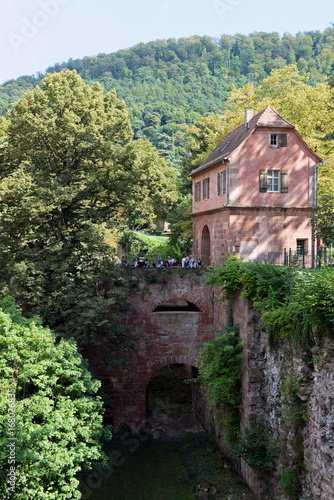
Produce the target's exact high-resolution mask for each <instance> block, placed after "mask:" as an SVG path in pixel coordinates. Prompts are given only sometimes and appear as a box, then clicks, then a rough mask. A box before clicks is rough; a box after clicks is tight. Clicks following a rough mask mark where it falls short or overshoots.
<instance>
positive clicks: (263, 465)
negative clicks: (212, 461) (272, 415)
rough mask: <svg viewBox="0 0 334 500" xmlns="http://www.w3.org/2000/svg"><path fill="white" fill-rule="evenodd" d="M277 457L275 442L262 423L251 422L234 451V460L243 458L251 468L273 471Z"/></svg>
mask: <svg viewBox="0 0 334 500" xmlns="http://www.w3.org/2000/svg"><path fill="white" fill-rule="evenodd" d="M276 455H277V448H276V444H275V441H274V440H273V439H272V437H271V435H270V433H269V431H268V429H267V428H266V426H265V424H264V423H263V422H262V421H258V422H251V423H250V426H249V427H248V428H246V429H245V433H244V435H243V436H242V438H241V440H240V442H239V443H238V445H237V446H236V447H235V449H234V450H233V453H232V456H233V457H234V458H243V459H244V460H245V461H246V462H247V463H248V465H249V466H250V467H258V468H259V469H262V470H271V469H272V468H273V460H274V458H275V457H276Z"/></svg>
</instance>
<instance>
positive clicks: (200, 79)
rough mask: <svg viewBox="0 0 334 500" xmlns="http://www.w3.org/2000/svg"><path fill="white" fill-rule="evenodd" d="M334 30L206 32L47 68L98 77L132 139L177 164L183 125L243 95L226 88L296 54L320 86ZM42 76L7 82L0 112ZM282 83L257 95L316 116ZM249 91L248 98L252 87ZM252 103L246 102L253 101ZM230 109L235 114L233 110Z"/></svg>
mask: <svg viewBox="0 0 334 500" xmlns="http://www.w3.org/2000/svg"><path fill="white" fill-rule="evenodd" d="M333 32H334V28H332V27H331V28H327V29H326V30H324V31H323V32H320V31H315V32H314V31H309V32H305V33H298V34H297V35H296V36H291V35H290V34H288V33H286V34H284V35H283V36H282V37H281V38H280V37H279V35H278V33H276V32H274V33H265V32H257V33H251V34H250V35H248V36H245V35H242V34H236V35H234V36H232V35H231V36H226V35H223V36H222V37H221V38H220V39H219V40H214V39H212V38H211V37H209V36H202V37H200V36H194V37H191V38H180V39H178V40H175V39H172V38H170V39H168V40H156V41H153V42H150V43H147V44H143V43H140V44H138V45H136V46H134V47H131V48H129V49H124V50H120V51H118V52H116V53H111V54H99V55H98V56H96V57H84V58H83V59H76V60H72V59H71V60H69V61H68V62H67V63H62V64H56V65H55V66H53V67H50V68H48V70H47V72H48V73H52V72H57V73H59V72H61V71H63V70H64V69H67V70H76V71H77V72H78V74H79V75H80V76H81V77H82V78H83V79H84V81H85V82H86V83H89V84H92V83H93V82H96V81H99V82H100V83H101V85H102V86H103V88H104V90H105V91H106V92H108V91H110V90H111V89H116V92H117V95H118V96H119V97H120V98H121V99H124V101H125V102H126V104H127V106H128V108H129V109H130V119H131V124H132V127H133V129H134V132H135V138H136V139H138V138H147V139H149V140H150V141H151V142H152V144H153V145H154V146H156V147H157V148H158V149H159V150H160V152H161V154H162V155H163V156H164V157H165V158H166V160H167V161H168V162H169V166H173V167H175V168H177V167H178V168H179V167H180V165H181V163H182V160H183V156H184V152H185V146H186V141H187V131H186V125H190V124H192V123H193V122H195V121H198V120H199V119H201V117H207V116H209V115H217V114H221V113H222V110H224V108H225V110H226V109H227V108H229V107H230V104H231V101H233V100H234V101H235V102H236V104H238V99H239V98H240V96H238V95H237V96H236V97H234V98H232V99H230V100H229V103H228V106H226V100H227V97H228V93H229V92H231V90H232V91H234V96H235V90H236V89H238V88H240V87H243V86H245V84H248V85H249V86H250V87H253V86H254V87H253V88H257V87H259V84H260V83H261V82H262V81H263V80H264V79H266V78H267V77H268V76H269V75H270V73H271V72H272V71H280V70H282V69H283V70H284V69H285V68H286V66H287V65H291V64H294V63H296V61H297V66H296V69H298V71H299V72H300V76H301V77H303V78H305V77H306V80H307V82H308V86H309V87H310V88H311V87H315V86H316V85H317V84H319V83H320V84H321V85H323V84H324V82H325V80H326V77H329V78H330V77H332V74H333V64H334V57H333ZM307 73H309V77H308V78H307V76H306V75H307ZM42 77H43V75H41V76H39V77H38V78H33V77H30V76H23V77H20V78H18V79H17V80H10V81H8V82H6V83H4V84H3V85H2V86H1V87H0V90H1V92H0V96H1V97H0V113H1V114H5V113H6V112H7V110H8V109H9V108H10V107H11V106H12V105H13V102H15V101H17V100H18V99H20V98H21V97H22V96H23V95H24V93H25V92H26V91H27V90H30V89H31V88H34V87H35V86H36V85H39V84H40V82H41V78H42ZM285 85H286V80H285V79H284V78H282V79H281V81H278V82H277V85H276V87H273V88H272V87H270V85H266V86H265V90H264V91H263V90H262V91H260V92H261V94H263V95H261V96H259V97H260V98H259V101H260V100H263V98H266V99H267V100H268V99H269V98H270V99H271V100H272V101H273V100H275V104H274V106H276V101H277V94H278V93H280V94H281V95H282V97H283V98H284V99H287V100H288V101H289V103H290V105H291V106H287V110H288V112H290V109H289V108H290V107H291V112H292V113H293V114H295V111H296V110H297V109H299V110H301V109H302V110H303V113H301V111H299V116H301V115H304V124H305V125H306V124H307V122H308V125H307V126H308V127H309V128H310V127H313V126H314V125H315V120H314V116H312V119H309V113H308V112H306V108H305V106H306V107H308V106H309V104H311V103H312V98H311V99H309V95H308V93H307V92H306V91H305V88H302V89H295V88H294V87H295V86H296V82H293V84H292V86H291V87H287V88H286V89H284V92H282V88H284V86H285ZM298 90H302V91H301V92H298ZM321 90H324V88H322V89H321V88H319V91H318V93H316V94H315V95H314V96H313V97H314V98H315V99H316V100H317V106H313V108H314V110H315V111H316V109H317V108H319V103H321V102H322V101H323V97H325V92H322V91H321ZM277 91H278V92H277ZM322 94H323V96H322ZM246 95H247V96H248V97H251V94H250V92H247V94H246ZM253 102H254V101H253ZM253 102H249V104H250V105H251V106H252V105H253ZM240 104H241V108H242V111H243V109H244V108H245V107H248V106H247V105H246V106H245V103H244V102H240ZM313 104H314V102H313ZM255 107H256V106H255ZM320 107H321V106H320ZM259 109H260V108H259ZM308 110H309V109H308ZM233 111H234V115H235V117H237V119H239V117H238V113H236V109H234V110H233ZM278 111H279V112H282V109H278ZM319 111H320V115H321V116H322V120H321V122H320V121H317V124H316V127H315V129H316V128H318V127H320V129H319V130H321V129H322V127H323V123H324V122H327V121H328V118H329V116H326V115H328V113H326V112H323V110H320V108H319ZM283 116H285V115H284V114H283ZM288 120H291V121H292V123H296V121H295V120H293V119H292V116H291V117H290V116H288ZM239 123H241V122H239ZM239 123H238V124H239ZM227 125H228V126H230V125H231V123H227ZM330 132H332V130H330ZM166 135H167V136H168V139H167V138H166V137H165V136H166ZM303 135H305V134H304V132H303ZM319 135H320V134H319ZM323 135H324V134H323ZM173 142H174V144H173ZM204 142H205V141H204ZM204 142H203V144H204ZM312 146H313V145H312ZM193 160H195V161H196V159H195V158H192V160H191V161H193ZM188 186H189V185H188Z"/></svg>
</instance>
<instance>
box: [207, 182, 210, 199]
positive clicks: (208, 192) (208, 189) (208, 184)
mask: <svg viewBox="0 0 334 500" xmlns="http://www.w3.org/2000/svg"><path fill="white" fill-rule="evenodd" d="M209 197H210V177H208V178H207V179H206V199H207V200H208V199H209Z"/></svg>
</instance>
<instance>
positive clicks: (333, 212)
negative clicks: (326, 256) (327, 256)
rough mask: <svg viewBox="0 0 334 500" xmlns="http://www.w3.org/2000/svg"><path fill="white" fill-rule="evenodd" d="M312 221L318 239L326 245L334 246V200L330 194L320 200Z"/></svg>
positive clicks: (313, 212) (312, 215)
mask: <svg viewBox="0 0 334 500" xmlns="http://www.w3.org/2000/svg"><path fill="white" fill-rule="evenodd" d="M311 221H312V224H313V228H314V230H315V234H316V237H317V238H321V239H323V240H324V244H325V245H328V246H329V245H334V199H333V196H331V195H329V194H323V195H322V196H321V198H319V201H318V205H317V206H316V207H315V208H314V209H313V211H312V214H311Z"/></svg>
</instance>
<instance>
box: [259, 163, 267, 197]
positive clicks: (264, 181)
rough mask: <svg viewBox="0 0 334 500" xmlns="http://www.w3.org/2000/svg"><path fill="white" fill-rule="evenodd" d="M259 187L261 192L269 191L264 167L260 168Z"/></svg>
mask: <svg viewBox="0 0 334 500" xmlns="http://www.w3.org/2000/svg"><path fill="white" fill-rule="evenodd" d="M259 188H260V193H266V192H267V172H266V170H264V169H261V170H260V178H259Z"/></svg>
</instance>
